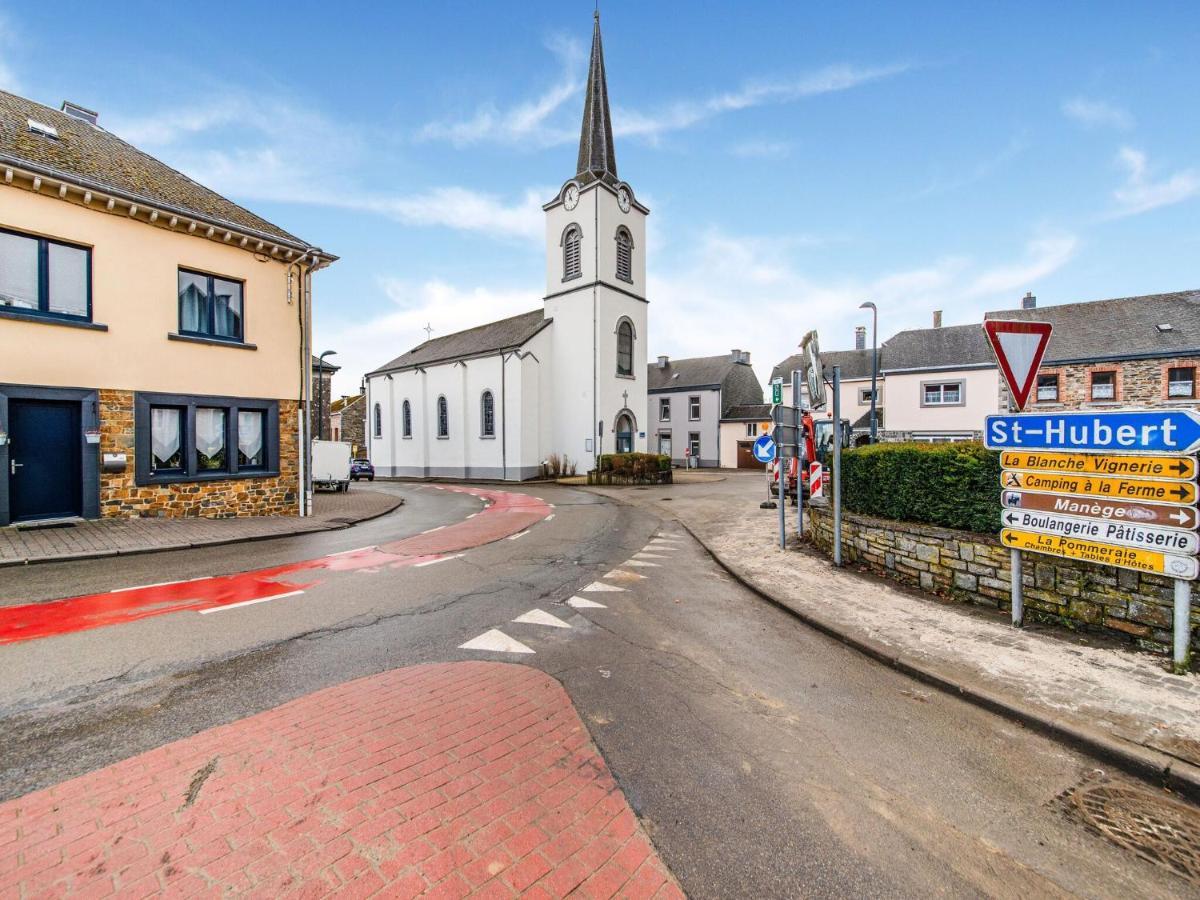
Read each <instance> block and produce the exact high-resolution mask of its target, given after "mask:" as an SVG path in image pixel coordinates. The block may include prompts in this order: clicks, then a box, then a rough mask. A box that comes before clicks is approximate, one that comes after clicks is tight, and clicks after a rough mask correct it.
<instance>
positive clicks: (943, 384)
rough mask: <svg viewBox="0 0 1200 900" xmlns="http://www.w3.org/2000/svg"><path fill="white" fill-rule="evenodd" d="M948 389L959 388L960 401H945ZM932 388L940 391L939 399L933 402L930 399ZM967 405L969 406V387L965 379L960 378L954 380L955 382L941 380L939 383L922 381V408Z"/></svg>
mask: <svg viewBox="0 0 1200 900" xmlns="http://www.w3.org/2000/svg"><path fill="white" fill-rule="evenodd" d="M948 387H957V388H958V399H957V400H946V399H944V398H945V396H946V388H948ZM930 388H937V389H938V398H939V399H937V400H932V401H931V400H930V399H929V393H928V391H929V389H930ZM966 405H967V385H966V382H965V381H964V380H963V379H961V378H958V379H953V380H951V379H946V380H939V381H922V382H921V406H922V407H943V406H966Z"/></svg>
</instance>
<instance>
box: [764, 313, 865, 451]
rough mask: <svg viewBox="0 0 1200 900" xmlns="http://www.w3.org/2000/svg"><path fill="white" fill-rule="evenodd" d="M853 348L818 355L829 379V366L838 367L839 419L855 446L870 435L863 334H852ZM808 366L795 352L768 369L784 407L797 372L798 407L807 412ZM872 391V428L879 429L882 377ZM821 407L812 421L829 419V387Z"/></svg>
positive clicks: (831, 367)
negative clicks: (847, 424)
mask: <svg viewBox="0 0 1200 900" xmlns="http://www.w3.org/2000/svg"><path fill="white" fill-rule="evenodd" d="M855 342H856V347H855V349H853V350H833V351H829V352H826V353H822V354H821V363H822V365H823V366H824V367H825V371H826V375H827V377H829V378H832V372H833V367H834V366H838V367H839V375H840V383H841V396H840V399H839V402H840V404H841V413H842V418H843V419H849V420H850V424H851V428H852V434H853V436H854V441H855V443H864V442H865V441H866V440H868V439H869V436H870V433H871V366H872V357H871V351H870V350H867V349H865V347H864V346H863V343H864V332H863V331H862V330H857V331H856V332H855ZM807 365H808V363H807V361H806V359H805V357H804V355H803V354H800V353H796V354H793V355H792V356H789V357H788V358H787V359H785V360H784V361H783V362H781V363H778V364H777V365H776V366H775V367H774V368H773V369H772V370H771V383H772V384H779V385H780V386H781V388H782V390H783V402H784V404H785V405H791V403H792V372H796V371H798V372H799V373H800V406H802V407H803V408H804V409H809V408H810V407H809V400H808V385H807V383H806V382H805V378H804V372H805V370H806V367H807ZM876 390H877V391H878V392H879V402H878V403H877V404H876V409H875V415H876V429H877V432H879V431H882V430H883V378H882V375H881V376H880V378H878V379H877V384H876ZM825 392H826V402H825V408H824V409H822V410H818V411H816V412H814V413H813V415H814V416H815V417H816V418H821V417H824V418H826V419H832V418H833V397H832V396H831V395H832V388H831V387H830V386H829V385H826V387H825Z"/></svg>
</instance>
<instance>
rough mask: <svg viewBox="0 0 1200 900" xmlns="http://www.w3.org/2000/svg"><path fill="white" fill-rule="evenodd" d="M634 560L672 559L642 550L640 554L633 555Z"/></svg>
mask: <svg viewBox="0 0 1200 900" xmlns="http://www.w3.org/2000/svg"><path fill="white" fill-rule="evenodd" d="M633 558H634V559H670V557H669V556H663V555H662V554H661V553H647V552H646V551H645V550H642V551H641V552H640V553H635V554H633Z"/></svg>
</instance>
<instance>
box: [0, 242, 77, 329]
mask: <svg viewBox="0 0 1200 900" xmlns="http://www.w3.org/2000/svg"><path fill="white" fill-rule="evenodd" d="M91 292H92V251H91V250H89V249H88V248H87V247H76V246H74V245H72V244H64V243H62V242H60V241H52V240H50V239H48V238H40V237H34V236H33V235H25V234H19V233H17V232H13V231H3V230H0V309H6V310H8V311H10V312H24V313H28V314H30V315H34V316H37V315H43V316H47V317H50V318H56V319H80V320H84V321H87V320H90V319H91V317H92V312H91Z"/></svg>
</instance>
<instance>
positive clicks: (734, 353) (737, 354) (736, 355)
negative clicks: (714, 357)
mask: <svg viewBox="0 0 1200 900" xmlns="http://www.w3.org/2000/svg"><path fill="white" fill-rule="evenodd" d="M729 355H730V356H731V357H733V361H734V362H741V361H742V351H741V350H738V349H733V350H730V351H729Z"/></svg>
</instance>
